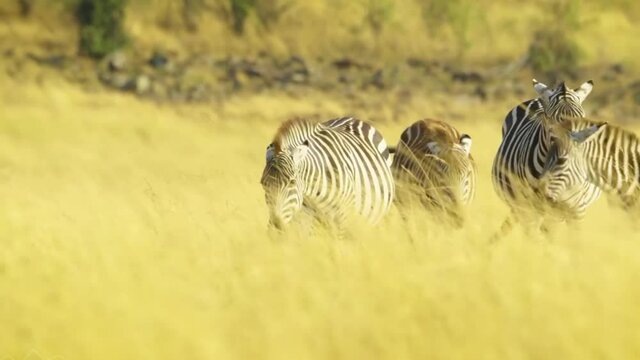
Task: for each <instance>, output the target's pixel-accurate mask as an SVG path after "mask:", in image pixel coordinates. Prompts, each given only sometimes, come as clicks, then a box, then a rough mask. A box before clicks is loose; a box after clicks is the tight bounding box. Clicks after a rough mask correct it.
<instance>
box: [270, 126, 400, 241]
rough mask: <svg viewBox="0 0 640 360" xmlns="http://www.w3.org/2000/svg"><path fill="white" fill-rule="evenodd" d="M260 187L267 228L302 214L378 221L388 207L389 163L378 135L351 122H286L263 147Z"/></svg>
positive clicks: (390, 187) (391, 189) (338, 220)
mask: <svg viewBox="0 0 640 360" xmlns="http://www.w3.org/2000/svg"><path fill="white" fill-rule="evenodd" d="M266 157H267V161H266V166H265V168H264V172H263V174H262V179H261V181H260V182H261V184H262V186H263V188H264V191H265V198H266V202H267V205H268V207H269V211H270V223H271V224H272V225H274V226H275V227H276V228H279V229H282V228H283V227H284V226H285V225H286V224H288V223H289V222H290V221H291V220H292V219H293V218H294V216H295V215H296V213H297V212H298V211H300V210H301V209H304V210H311V212H312V213H314V215H315V216H316V217H317V218H318V219H320V220H323V221H326V220H328V221H329V222H330V223H337V224H338V225H340V224H342V223H343V222H344V220H345V218H346V216H347V215H349V213H356V214H359V215H360V216H362V217H363V218H364V219H366V220H368V221H369V222H370V223H376V222H377V221H379V220H380V219H381V218H382V217H383V216H384V215H385V214H386V213H387V211H388V210H389V208H390V206H391V203H392V202H393V198H394V193H395V184H394V181H393V176H392V174H391V167H390V166H391V159H390V155H389V150H388V149H387V144H386V142H385V141H384V139H383V137H382V135H381V134H380V133H379V132H378V131H377V130H376V129H375V128H374V127H373V126H371V125H370V124H368V123H366V122H363V121H361V120H358V119H356V118H353V117H343V118H338V119H333V120H329V121H327V122H324V123H316V122H312V121H308V120H304V119H293V120H289V121H287V122H285V123H284V124H283V125H282V126H281V127H280V128H279V130H278V131H277V133H276V135H275V137H274V139H273V142H272V143H271V144H270V145H269V146H268V147H267V156H266Z"/></svg>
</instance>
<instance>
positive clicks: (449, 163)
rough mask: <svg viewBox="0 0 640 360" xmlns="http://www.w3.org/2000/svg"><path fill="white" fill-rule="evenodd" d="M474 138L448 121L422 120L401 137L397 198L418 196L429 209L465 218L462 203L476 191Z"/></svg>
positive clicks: (397, 152)
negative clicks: (461, 132) (472, 139)
mask: <svg viewBox="0 0 640 360" xmlns="http://www.w3.org/2000/svg"><path fill="white" fill-rule="evenodd" d="M470 152H471V137H470V136H469V135H467V134H460V132H458V130H456V129H455V128H454V127H453V126H451V125H449V124H447V123H446V122H443V121H439V120H432V119H425V120H420V121H417V122H415V123H414V124H412V125H411V126H409V127H408V128H406V129H405V130H404V131H403V132H402V135H401V136H400V141H399V142H398V146H397V148H396V150H395V156H394V158H393V163H392V165H391V169H392V171H393V174H394V177H395V179H396V183H397V184H398V186H397V199H398V203H400V204H407V203H409V202H411V201H412V200H414V199H418V200H420V201H421V202H422V204H423V206H425V207H426V208H428V209H439V210H442V211H444V212H445V213H447V214H449V215H451V216H452V217H453V218H454V219H456V220H460V221H461V206H462V205H466V204H468V203H469V202H470V201H471V200H472V198H473V196H474V194H475V184H476V168H475V163H474V160H473V157H472V156H471V154H470Z"/></svg>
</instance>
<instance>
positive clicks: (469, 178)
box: [423, 134, 475, 203]
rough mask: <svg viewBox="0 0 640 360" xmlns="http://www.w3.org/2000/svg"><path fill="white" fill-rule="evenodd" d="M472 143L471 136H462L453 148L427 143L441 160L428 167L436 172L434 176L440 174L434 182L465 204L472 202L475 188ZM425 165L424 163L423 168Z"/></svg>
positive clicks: (432, 152) (436, 143) (432, 162)
mask: <svg viewBox="0 0 640 360" xmlns="http://www.w3.org/2000/svg"><path fill="white" fill-rule="evenodd" d="M471 143H472V141H471V136H469V135H467V134H462V135H461V136H460V138H459V139H457V142H454V143H453V145H452V146H442V145H440V144H439V143H438V142H436V141H431V142H429V143H427V148H428V149H429V151H430V152H431V154H433V155H436V156H437V157H438V160H439V161H437V162H434V161H433V160H431V161H430V163H431V166H428V167H430V168H431V170H432V171H433V170H435V173H434V175H435V174H438V175H437V178H436V179H432V181H433V182H434V183H436V184H439V186H442V187H443V188H447V189H449V191H452V192H453V194H454V195H453V196H454V197H455V198H457V199H462V201H463V202H464V203H468V202H469V201H471V199H472V198H473V192H474V188H475V168H474V166H475V165H474V161H473V158H472V157H471ZM425 164H426V163H425V162H423V166H424V165H425ZM434 165H435V167H434ZM424 167H426V166H424Z"/></svg>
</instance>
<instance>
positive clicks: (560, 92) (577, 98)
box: [533, 79, 593, 121]
mask: <svg viewBox="0 0 640 360" xmlns="http://www.w3.org/2000/svg"><path fill="white" fill-rule="evenodd" d="M533 88H534V89H535V90H536V92H537V93H538V95H539V96H540V99H541V101H542V105H543V108H544V112H545V115H546V116H547V118H549V119H553V120H556V121H559V120H560V119H562V118H565V117H570V118H578V117H585V112H584V109H583V108H582V102H583V101H584V100H585V99H586V98H587V96H589V93H591V90H592V89H593V81H591V80H589V81H587V82H585V83H583V84H582V85H580V86H579V87H578V88H576V89H570V88H569V87H567V85H566V84H565V83H564V82H563V83H561V84H560V85H558V86H557V87H556V88H555V89H551V88H549V87H548V86H547V85H545V84H543V83H541V82H539V81H537V80H536V79H533Z"/></svg>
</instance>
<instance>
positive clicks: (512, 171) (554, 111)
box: [492, 79, 599, 232]
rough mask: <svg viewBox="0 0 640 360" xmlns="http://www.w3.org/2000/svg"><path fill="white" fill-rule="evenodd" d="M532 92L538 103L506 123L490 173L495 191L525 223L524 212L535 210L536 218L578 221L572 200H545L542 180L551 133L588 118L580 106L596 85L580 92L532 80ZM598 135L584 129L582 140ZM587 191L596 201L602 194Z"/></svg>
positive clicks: (509, 116)
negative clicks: (553, 213)
mask: <svg viewBox="0 0 640 360" xmlns="http://www.w3.org/2000/svg"><path fill="white" fill-rule="evenodd" d="M533 86H534V89H535V90H536V92H537V93H538V95H539V98H537V99H532V100H528V101H525V102H523V103H521V104H520V105H518V106H517V107H515V108H514V109H512V110H511V111H510V112H509V113H508V114H507V116H506V118H505V121H504V124H503V127H502V142H501V144H500V147H499V148H498V152H497V154H496V156H495V158H494V161H493V168H492V180H493V184H494V187H495V190H496V192H497V193H498V195H499V196H500V197H501V198H502V199H503V200H504V201H505V202H506V203H507V204H508V205H509V207H510V208H511V210H512V215H511V217H512V218H513V217H515V218H516V219H518V220H521V219H522V215H523V212H529V211H530V210H532V209H533V210H534V214H536V215H539V214H540V213H544V211H547V210H550V209H559V210H562V215H563V216H568V217H570V218H572V217H573V218H575V217H579V216H580V214H581V212H580V209H577V208H574V207H572V202H573V200H571V201H568V198H569V194H556V195H555V196H554V199H555V200H554V199H552V198H550V197H548V196H546V194H545V189H544V186H545V185H544V182H543V181H542V180H541V178H542V176H543V175H544V174H545V172H546V169H545V168H549V165H548V164H547V157H548V154H549V150H550V148H551V131H550V128H551V127H552V126H554V125H557V124H561V123H563V122H564V121H566V119H569V118H572V119H579V118H584V116H585V112H584V109H583V108H582V103H583V102H584V100H585V99H586V98H587V96H588V95H589V93H590V92H591V90H592V89H593V82H592V81H591V80H590V81H587V82H585V83H583V84H582V85H580V87H578V88H576V89H570V88H568V87H567V86H566V85H565V84H564V83H561V84H560V85H558V86H557V87H556V88H550V87H548V86H546V85H545V84H543V83H540V82H538V81H536V80H535V79H534V80H533ZM595 130H597V129H589V130H587V129H585V130H583V133H581V135H580V136H582V137H584V138H588V137H589V135H591V134H589V132H594V131H595ZM584 186H587V187H589V189H588V191H590V192H592V193H593V194H594V196H596V193H598V190H597V187H596V186H594V185H587V184H584ZM584 191H587V190H584ZM598 195H599V193H598ZM516 219H509V218H508V219H507V221H505V223H504V224H503V232H504V231H508V229H509V228H510V227H511V226H512V220H516Z"/></svg>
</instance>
